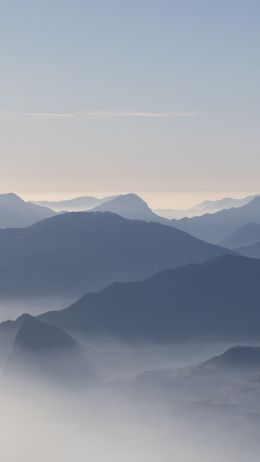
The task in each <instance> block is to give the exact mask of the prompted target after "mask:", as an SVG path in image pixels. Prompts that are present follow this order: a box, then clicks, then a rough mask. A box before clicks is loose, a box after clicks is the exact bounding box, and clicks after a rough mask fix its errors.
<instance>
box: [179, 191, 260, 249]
mask: <svg viewBox="0 0 260 462" xmlns="http://www.w3.org/2000/svg"><path fill="white" fill-rule="evenodd" d="M248 223H256V224H260V197H259V196H258V197H256V198H255V199H253V200H252V201H251V202H249V203H248V204H246V205H244V206H242V207H238V208H231V209H226V210H221V211H220V212H217V213H213V214H206V215H202V216H200V217H194V218H183V219H182V220H172V224H174V226H176V227H177V228H178V229H182V230H183V231H186V232H188V233H190V234H192V235H193V236H195V237H197V238H199V239H203V240H205V241H208V242H211V243H219V242H223V240H224V239H226V238H227V237H228V236H229V235H230V234H231V233H234V232H235V231H237V230H238V229H239V228H241V227H242V226H245V225H247V224H248Z"/></svg>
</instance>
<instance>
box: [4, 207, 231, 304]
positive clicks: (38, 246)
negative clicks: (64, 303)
mask: <svg viewBox="0 0 260 462" xmlns="http://www.w3.org/2000/svg"><path fill="white" fill-rule="evenodd" d="M226 252H230V251H229V250H227V249H224V248H222V247H218V246H214V245H211V244H208V243H205V242H202V241H200V240H198V239H195V238H193V237H192V236H189V235H188V234H186V233H184V232H183V231H179V230H177V229H175V228H173V227H171V226H165V225H161V224H159V223H146V222H144V221H136V220H127V219H124V218H123V217H121V216H119V215H115V214H112V213H106V212H104V213H100V212H77V213H76V212H75V213H74V212H71V213H64V214H59V215H56V216H55V217H52V218H50V219H47V220H43V221H40V222H39V223H36V224H35V225H33V226H30V227H28V228H25V229H11V230H9V229H7V230H2V231H1V232H0V295H1V298H4V297H22V296H31V297H35V296H44V297H48V296H53V295H55V296H63V295H65V296H67V295H68V296H71V297H75V298H76V297H79V296H80V295H82V294H83V293H85V292H87V291H90V290H91V291H93V290H98V289H100V288H102V287H105V286H106V285H108V284H110V283H112V282H114V281H130V280H141V279H144V278H145V277H148V276H150V275H152V274H155V273H156V272H158V271H161V270H163V269H167V268H174V267H177V266H179V265H184V264H188V263H191V262H202V261H205V260H207V259H209V258H212V257H215V256H219V255H223V253H226Z"/></svg>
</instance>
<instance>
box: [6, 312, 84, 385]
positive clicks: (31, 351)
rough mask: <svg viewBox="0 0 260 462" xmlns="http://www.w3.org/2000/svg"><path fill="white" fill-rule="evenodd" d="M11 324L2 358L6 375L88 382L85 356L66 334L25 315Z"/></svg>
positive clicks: (68, 383)
mask: <svg viewBox="0 0 260 462" xmlns="http://www.w3.org/2000/svg"><path fill="white" fill-rule="evenodd" d="M11 325H12V329H13V331H16V335H15V338H14V340H13V342H12V343H11V346H10V352H9V354H8V356H7V359H6V364H5V368H4V370H5V373H6V374H7V375H10V374H17V373H19V377H20V378H21V377H22V376H24V377H27V378H28V375H29V377H30V378H33V379H34V378H40V379H43V378H45V379H46V378H48V379H51V380H54V379H55V380H58V381H62V383H64V380H65V381H66V385H71V384H72V383H77V382H78V383H79V382H81V381H82V380H84V381H85V380H90V379H92V370H91V368H90V366H89V364H88V361H87V358H86V356H85V355H84V354H83V352H82V349H81V347H80V345H79V344H78V342H77V341H76V340H74V339H73V338H72V337H71V336H70V335H69V334H68V333H67V332H65V331H63V330H62V329H60V328H59V327H56V326H52V325H50V324H47V323H45V322H41V321H40V320H39V319H37V318H34V317H32V316H30V315H28V314H26V315H23V316H21V317H20V318H18V320H17V321H16V322H13V323H11Z"/></svg>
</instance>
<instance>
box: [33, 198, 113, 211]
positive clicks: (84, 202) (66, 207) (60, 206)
mask: <svg viewBox="0 0 260 462" xmlns="http://www.w3.org/2000/svg"><path fill="white" fill-rule="evenodd" d="M114 197H116V196H107V197H103V198H101V199H99V198H97V197H94V196H81V197H75V198H74V199H67V200H61V201H33V203H34V204H37V205H41V206H44V207H49V208H50V209H52V210H55V212H63V211H66V212H81V211H86V210H91V209H93V208H94V207H97V206H98V205H101V204H103V203H104V202H107V201H109V200H111V199H113V198H114Z"/></svg>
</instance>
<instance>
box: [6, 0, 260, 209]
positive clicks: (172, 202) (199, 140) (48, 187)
mask: <svg viewBox="0 0 260 462" xmlns="http://www.w3.org/2000/svg"><path fill="white" fill-rule="evenodd" d="M259 48H260V3H259V0H247V1H245V0H243V1H240V0H236V1H235V0H218V1H217V2H216V1H213V0H212V1H210V0H160V1H158V0H157V1H154V0H138V1H137V0H131V1H130V0H95V1H89V0H73V1H71V0H45V1H44V2H42V1H40V0H23V1H22V2H21V1H20V0H1V1H0V63H1V72H0V166H1V168H0V192H2V193H4V192H9V191H13V192H16V193H18V194H20V195H22V197H24V198H26V199H50V198H53V199H61V198H68V197H73V196H75V195H81V194H94V195H97V196H103V195H106V194H115V193H126V192H136V193H139V194H141V195H142V196H143V197H144V198H145V199H146V200H148V202H149V203H150V204H151V205H152V206H153V207H167V208H169V207H172V208H182V207H186V206H190V205H192V204H193V203H196V202H198V201H199V200H202V199H206V198H208V199H210V198H212V199H214V198H219V197H222V196H226V195H229V196H230V195H231V196H234V197H242V196H244V195H247V194H251V193H259V192H260V177H259V171H260V155H259V154H260V148H259V146H260V142H259V141H260V139H259V138H260V135H259V123H260V94H259V81H260V60H259Z"/></svg>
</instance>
